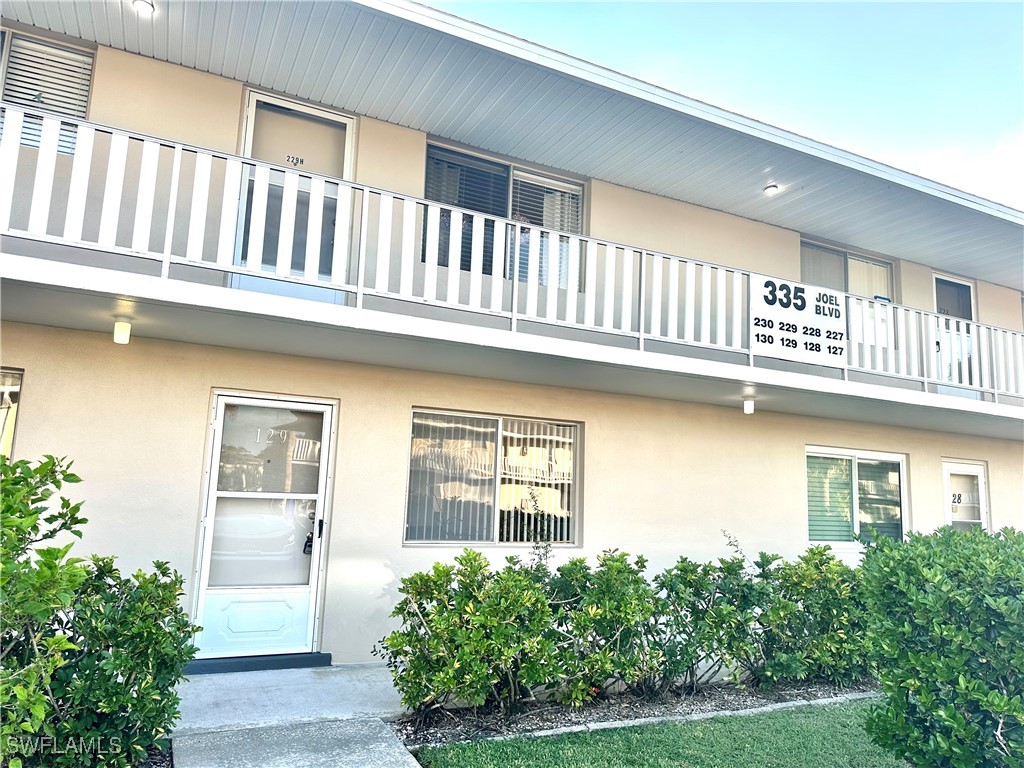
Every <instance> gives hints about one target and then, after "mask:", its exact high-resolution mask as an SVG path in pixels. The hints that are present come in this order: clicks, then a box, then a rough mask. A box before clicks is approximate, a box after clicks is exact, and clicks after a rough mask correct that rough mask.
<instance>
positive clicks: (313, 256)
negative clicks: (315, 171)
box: [302, 178, 327, 283]
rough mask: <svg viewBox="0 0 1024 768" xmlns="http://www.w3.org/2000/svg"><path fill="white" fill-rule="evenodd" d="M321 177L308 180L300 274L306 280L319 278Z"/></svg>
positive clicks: (321, 213)
mask: <svg viewBox="0 0 1024 768" xmlns="http://www.w3.org/2000/svg"><path fill="white" fill-rule="evenodd" d="M326 188H327V184H326V183H325V182H324V180H323V179H321V178H313V179H310V181H309V213H308V215H307V217H306V252H305V254H303V257H302V276H303V278H305V279H306V280H307V281H308V282H311V283H315V282H318V281H319V280H320V247H321V245H322V242H321V241H322V239H323V230H324V190H325V189H326Z"/></svg>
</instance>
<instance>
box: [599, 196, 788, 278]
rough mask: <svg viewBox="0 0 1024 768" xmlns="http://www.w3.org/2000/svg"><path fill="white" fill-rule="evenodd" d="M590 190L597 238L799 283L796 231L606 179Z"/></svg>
mask: <svg viewBox="0 0 1024 768" xmlns="http://www.w3.org/2000/svg"><path fill="white" fill-rule="evenodd" d="M587 192H588V195H589V198H590V202H589V222H590V234H591V235H592V236H593V237H597V238H602V239H606V240H612V241H614V242H620V243H625V244H626V245H636V246H640V247H642V248H649V249H651V250H654V251H661V252H662V253H669V254H673V255H676V256H685V257H687V258H690V259H695V260H697V261H707V262H710V263H712V264H723V265H725V266H729V267H737V268H739V269H748V270H752V271H754V272H761V273H763V274H767V275H775V276H776V277H786V278H789V279H791V280H799V279H800V235H799V234H798V233H797V232H793V231H790V230H787V229H780V228H779V227H773V226H770V225H768V224H761V223H759V222H756V221H751V220H749V219H743V218H740V217H738V216H732V215H730V214H727V213H721V212H720V211H713V210H711V209H710V208H701V207H700V206H697V205H690V204H689V203H682V202H679V201H678V200H671V199H669V198H667V197H659V196H658V195H651V194H648V193H646V192H638V191H637V190H635V189H627V188H626V187H620V186H617V185H615V184H609V183H607V182H604V181H597V180H593V181H591V182H590V183H589V184H588V186H587Z"/></svg>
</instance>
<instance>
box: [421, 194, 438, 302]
mask: <svg viewBox="0 0 1024 768" xmlns="http://www.w3.org/2000/svg"><path fill="white" fill-rule="evenodd" d="M440 242H441V209H440V208H438V207H437V206H436V205H428V206H427V248H426V252H425V253H424V254H423V298H424V299H426V300H427V301H433V300H434V299H435V298H436V296H437V263H438V259H439V258H440V254H439V253H438V251H439V250H440Z"/></svg>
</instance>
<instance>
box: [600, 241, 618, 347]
mask: <svg viewBox="0 0 1024 768" xmlns="http://www.w3.org/2000/svg"><path fill="white" fill-rule="evenodd" d="M617 283H618V248H616V247H615V246H614V245H612V244H610V243H605V246H604V282H603V283H602V284H601V290H602V291H603V299H604V300H603V301H602V315H601V327H602V328H614V327H615V286H616V285H617Z"/></svg>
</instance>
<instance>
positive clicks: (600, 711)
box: [390, 681, 876, 751]
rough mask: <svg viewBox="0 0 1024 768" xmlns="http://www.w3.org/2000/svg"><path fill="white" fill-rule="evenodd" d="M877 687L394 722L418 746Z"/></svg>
mask: <svg viewBox="0 0 1024 768" xmlns="http://www.w3.org/2000/svg"><path fill="white" fill-rule="evenodd" d="M874 690H876V684H875V683H874V681H866V682H864V683H861V684H856V685H852V686H848V687H846V688H838V687H836V686H833V685H827V684H820V683H797V684H794V685H789V686H780V687H779V688H776V689H774V690H770V691H759V690H754V689H750V688H738V687H736V686H734V685H729V684H723V685H718V686H710V687H707V688H704V689H702V690H700V691H698V692H697V693H692V694H686V695H682V696H680V695H675V694H667V695H665V696H663V697H661V698H660V699H656V700H648V699H643V698H640V697H637V696H634V695H633V694H630V693H618V694H612V695H609V696H607V697H604V698H601V699H599V700H597V701H594V702H593V703H591V704H588V705H587V706H585V707H581V708H573V707H567V706H563V705H561V704H557V703H555V702H552V701H535V702H527V703H526V704H525V705H524V707H523V709H522V711H520V712H519V713H517V714H516V715H514V716H512V717H511V718H509V719H507V720H505V719H503V718H502V717H501V715H500V713H499V712H497V711H490V712H488V711H484V710H483V709H477V710H472V709H464V710H452V711H440V712H434V713H432V714H431V715H430V716H429V717H428V719H427V721H426V722H425V723H424V724H423V725H421V726H420V727H419V728H417V727H416V722H415V719H414V718H413V717H411V716H406V717H403V718H400V719H398V720H395V721H393V722H391V723H390V725H391V728H392V729H393V730H394V731H395V734H396V735H397V736H398V738H399V739H400V740H401V741H402V742H403V743H404V744H405V746H406V747H408V748H409V749H410V750H413V751H415V750H417V749H419V748H420V747H424V746H443V745H445V744H452V743H455V742H460V741H474V740H477V739H488V738H494V737H495V736H515V735H521V734H528V733H532V732H535V731H546V730H549V729H551V728H564V727H567V726H575V725H589V724H592V723H607V722H615V721H622V720H637V719H641V718H648V717H677V716H682V715H691V714H704V713H708V712H722V711H727V710H739V709H754V708H756V707H763V706H766V705H768V704H777V703H779V702H785V701H796V700H799V699H803V700H811V699H827V698H832V697H835V696H842V695H844V694H848V693H862V692H869V691H874Z"/></svg>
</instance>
